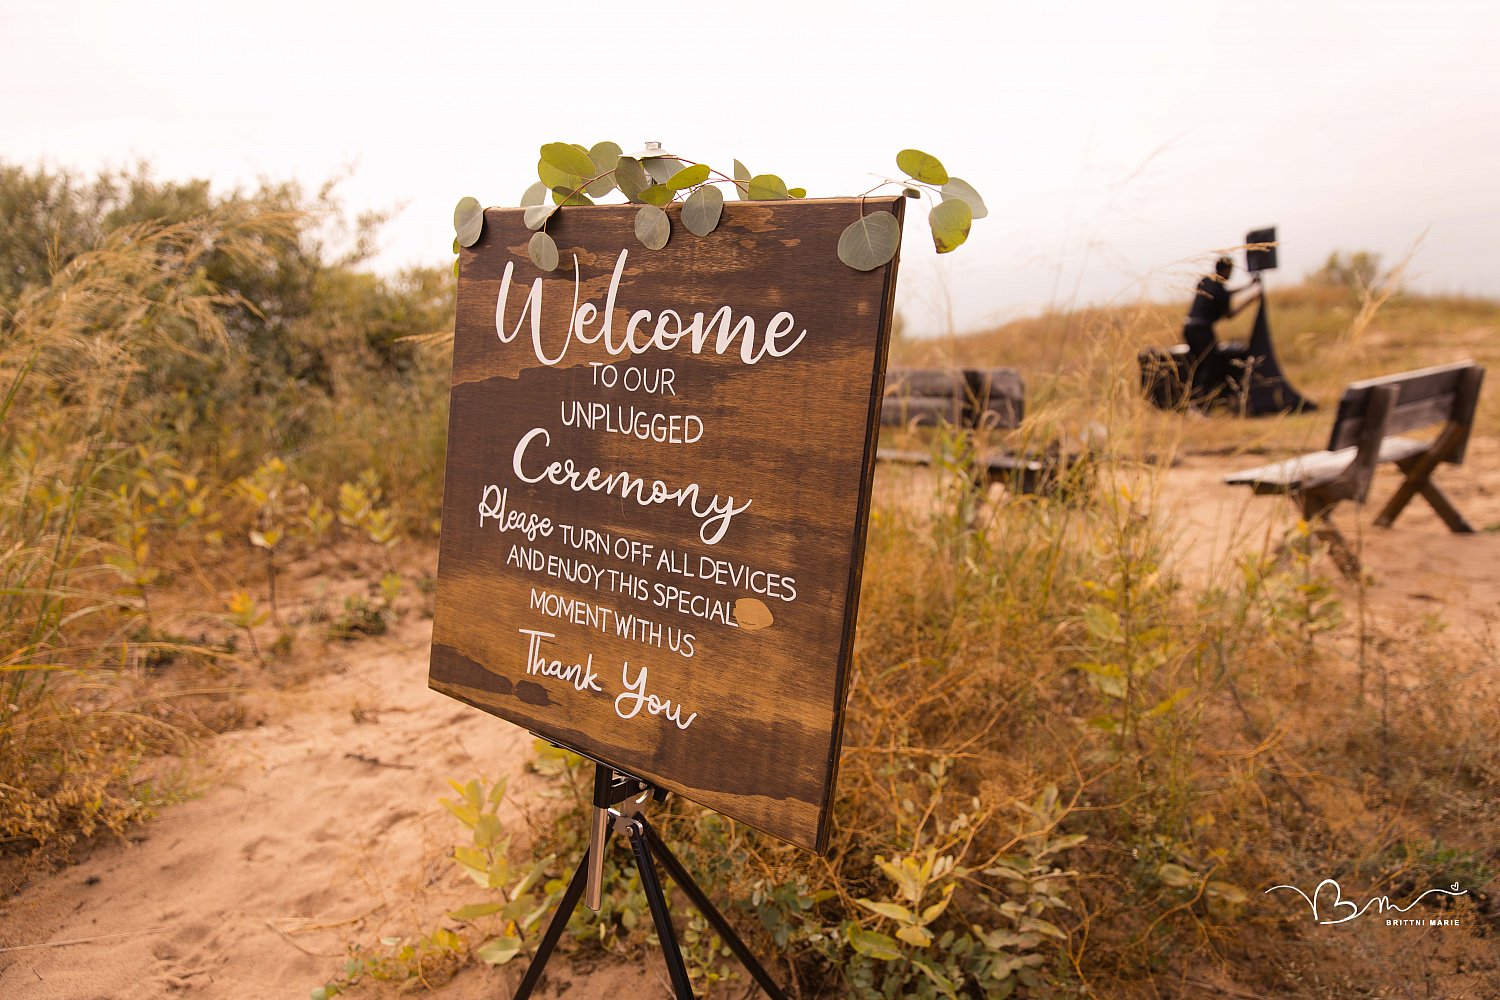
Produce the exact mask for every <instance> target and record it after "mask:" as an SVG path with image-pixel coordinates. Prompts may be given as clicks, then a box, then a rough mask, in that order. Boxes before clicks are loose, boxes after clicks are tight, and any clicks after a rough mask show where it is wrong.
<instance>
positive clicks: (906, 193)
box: [901, 188, 922, 200]
mask: <svg viewBox="0 0 1500 1000" xmlns="http://www.w3.org/2000/svg"><path fill="white" fill-rule="evenodd" d="M901 197H903V198H911V199H913V200H915V199H917V198H920V197H922V192H920V191H918V190H917V189H916V188H902V189H901Z"/></svg>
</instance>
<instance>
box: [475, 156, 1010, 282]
mask: <svg viewBox="0 0 1500 1000" xmlns="http://www.w3.org/2000/svg"><path fill="white" fill-rule="evenodd" d="M540 153H541V158H540V159H539V160H538V161H537V176H538V178H539V179H538V180H537V182H536V183H535V184H533V185H531V187H529V188H527V189H526V192H525V194H523V195H522V196H521V207H522V208H523V209H524V210H525V211H524V214H523V218H524V221H525V224H526V227H527V228H528V229H531V230H534V235H533V236H532V237H531V240H530V241H529V242H528V244H527V248H526V249H527V254H528V256H530V258H531V262H532V263H533V264H535V265H536V266H537V267H538V268H539V269H540V270H543V271H552V270H555V269H556V268H557V265H558V260H559V255H558V249H557V243H556V241H554V240H553V238H552V236H551V235H550V234H549V233H548V232H547V225H548V223H549V221H550V220H551V219H552V218H553V217H554V216H555V215H556V213H557V212H558V210H559V209H560V208H562V207H564V206H572V205H592V204H595V202H596V200H597V199H600V198H604V197H606V196H608V195H609V194H611V193H613V192H616V191H618V192H619V193H620V194H621V195H622V196H623V197H624V198H625V200H626V201H627V202H629V203H633V204H637V205H639V206H640V208H639V209H638V210H637V212H636V216H635V237H636V239H637V240H638V241H639V242H640V243H641V245H642V246H644V247H646V248H647V249H650V250H660V249H661V248H662V247H664V246H666V245H667V243H668V242H669V241H670V240H671V238H672V222H671V218H670V216H668V215H667V213H666V212H664V211H662V207H663V206H665V205H669V204H671V203H673V202H676V201H681V202H682V214H681V219H682V224H683V226H685V227H686V228H687V229H688V231H689V232H691V233H693V234H694V235H695V236H700V237H702V236H707V235H708V234H709V233H712V232H713V231H714V230H715V229H716V228H718V225H719V220H720V218H721V216H722V214H723V211H724V193H723V191H722V190H720V189H721V188H722V187H729V188H731V189H733V191H734V192H735V195H736V196H737V197H738V198H739V199H741V200H744V201H785V200H788V199H799V198H805V197H807V191H806V189H805V188H800V187H788V186H787V184H786V182H785V181H783V180H782V179H781V178H780V177H779V176H778V175H776V174H752V173H751V172H750V170H749V169H748V168H746V167H745V165H744V164H742V163H741V162H740V161H739V160H735V161H734V167H733V171H732V173H727V174H726V173H724V172H722V171H720V170H716V169H714V168H713V167H710V166H709V165H708V164H706V163H697V162H693V161H688V160H683V159H682V158H680V157H678V156H675V155H673V154H671V153H667V152H665V151H663V150H662V149H661V145H660V143H647V144H646V149H644V150H642V151H641V152H640V153H639V154H636V155H627V154H625V153H623V152H622V150H621V148H620V146H619V145H618V144H617V143H614V142H599V143H595V144H594V145H593V146H590V147H585V146H582V145H579V144H577V143H566V142H549V143H546V144H545V145H543V146H542V147H541V150H540ZM896 166H897V167H898V168H899V169H900V170H901V171H902V173H903V174H904V176H903V177H902V178H901V179H899V180H897V179H889V180H885V181H882V182H881V183H880V184H877V185H875V186H874V187H872V188H870V189H869V190H867V191H865V192H863V193H862V194H861V195H860V196H859V197H860V208H859V215H858V217H857V218H856V219H855V220H854V221H853V222H851V223H850V224H849V226H848V227H847V228H846V229H845V230H844V232H843V233H842V234H841V236H840V237H839V243H838V254H839V259H840V260H842V261H843V262H844V263H845V264H847V265H848V266H850V267H852V268H854V269H856V270H859V271H870V270H874V269H875V268H877V267H880V266H881V265H883V264H885V263H886V262H888V261H889V260H890V259H891V258H892V257H894V256H895V255H896V251H897V250H898V249H899V247H900V243H901V225H900V223H899V222H898V221H897V220H896V217H895V216H894V215H893V214H892V213H890V212H887V211H875V212H870V213H868V214H866V212H865V210H864V198H865V197H866V196H868V195H870V194H873V193H874V192H875V191H878V190H880V189H881V188H882V187H886V186H896V187H899V188H900V189H901V190H902V192H903V193H904V194H905V195H906V196H907V197H910V198H920V197H922V195H923V194H924V193H925V194H926V195H927V196H928V197H929V199H931V200H932V201H933V206H932V210H931V211H930V212H929V213H928V219H927V221H928V225H929V227H930V228H931V230H932V242H933V246H934V247H935V248H936V249H937V252H938V253H949V252H951V251H953V250H956V249H958V247H960V246H962V245H963V243H964V241H965V240H967V239H968V237H969V230H970V229H971V227H972V226H973V224H974V221H975V220H976V219H983V218H985V216H987V215H988V214H989V210H988V209H987V208H986V207H985V204H984V199H983V198H981V197H980V196H979V192H977V191H976V190H974V187H973V185H971V184H969V183H968V182H967V181H964V180H962V179H961V178H958V177H953V176H951V175H950V174H949V173H948V170H947V168H946V167H944V166H943V163H942V161H940V160H939V159H938V158H937V157H935V156H932V155H931V154H929V153H924V152H922V151H921V150H916V149H903V150H901V152H899V153H898V154H897V155H896ZM453 226H454V231H455V234H456V236H455V239H454V241H453V250H454V252H455V253H457V252H458V250H459V248H460V247H469V246H473V245H474V244H475V243H477V242H478V241H479V238H480V236H481V235H482V233H483V229H484V211H483V209H482V207H481V206H480V203H479V201H478V200H477V199H475V198H472V197H465V198H462V199H460V200H459V202H458V205H457V206H456V207H455V208H454V211H453ZM457 266H458V265H457V262H456V261H455V263H454V270H455V273H457Z"/></svg>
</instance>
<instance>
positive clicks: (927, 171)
mask: <svg viewBox="0 0 1500 1000" xmlns="http://www.w3.org/2000/svg"><path fill="white" fill-rule="evenodd" d="M896 166H898V167H900V168H901V169H902V170H904V171H906V176H908V177H914V178H916V179H917V180H919V181H921V182H922V183H923V184H947V183H948V171H947V170H944V169H943V163H942V161H941V160H939V159H938V158H937V157H936V156H933V155H932V154H931V153H924V152H922V151H921V150H920V149H903V150H902V151H901V152H899V153H897V154H896Z"/></svg>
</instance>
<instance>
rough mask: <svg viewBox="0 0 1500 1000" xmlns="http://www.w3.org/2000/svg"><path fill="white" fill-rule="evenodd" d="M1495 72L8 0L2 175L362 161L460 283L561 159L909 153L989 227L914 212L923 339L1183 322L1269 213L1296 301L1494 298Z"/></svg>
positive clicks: (1357, 59)
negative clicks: (1040, 312) (542, 161)
mask: <svg viewBox="0 0 1500 1000" xmlns="http://www.w3.org/2000/svg"><path fill="white" fill-rule="evenodd" d="M1497 50H1500V4H1495V3H1493V2H1462V0H1434V2H1427V3H1415V2H1412V0H1402V2H1386V0H1361V2H1342V0H1340V2H1327V0H1297V2H1285V0H1259V2H1258V0H1251V2H1247V3H1243V4H1233V3H1202V2H1198V3H1182V2H1165V0H1142V2H1140V3H1136V4H1127V3H1123V2H1096V0H1070V2H1067V3H1057V4H1040V3H1035V2H1031V3H1026V4H1021V3H1011V2H1003V3H999V2H997V3H953V2H946V3H945V2H932V3H928V4H925V5H919V4H915V3H913V4H903V5H897V4H893V3H889V2H886V0H870V2H864V3H858V4H827V3H817V2H815V0H803V2H799V3H784V2H779V0H761V2H758V3H734V4H717V3H713V2H711V0H710V2H704V3H700V4H697V5H693V4H665V5H663V4H638V3H623V2H620V0H613V2H608V3H598V2H594V0H572V2H560V3H555V4H540V3H516V2H506V0H494V2H491V3H487V4H476V3H454V2H428V3H421V4H418V3H405V4H395V3H386V2H372V0H364V2H360V3H326V2H322V3H320V2H317V0H297V2H283V0H255V2H238V0H236V2H229V0H219V2H203V0H198V2H192V3H189V2H178V0H172V2H149V0H137V2H134V3H125V2H106V0H72V2H60V0H42V2H30V0H0V158H4V159H7V160H9V161H11V162H13V163H22V164H28V165H35V164H39V163H45V164H47V165H49V166H53V167H58V166H67V167H75V168H81V169H85V170H93V169H96V168H98V167H101V166H126V165H129V164H131V163H132V162H133V161H135V160H136V159H146V160H148V161H150V162H151V163H152V164H154V166H155V168H156V173H157V175H158V176H160V177H170V178H188V177H195V176H201V177H208V178H211V179H212V180H213V181H214V182H215V183H216V184H218V185H219V186H221V187H225V188H228V187H233V186H234V185H236V184H240V183H248V182H253V181H254V180H255V179H256V178H257V177H259V176H267V177H271V178H276V179H282V178H288V177H296V178H299V179H301V180H303V181H305V182H307V183H308V184H309V185H310V186H314V187H315V186H316V185H317V184H318V183H319V182H321V181H322V180H324V179H326V178H328V177H330V176H333V175H336V174H338V173H340V172H341V171H343V170H344V169H345V168H348V167H352V168H353V176H352V177H351V178H350V179H349V180H347V181H346V182H345V183H344V184H343V185H342V186H341V188H340V190H341V191H342V193H343V197H344V201H345V203H346V205H347V207H348V208H350V209H351V210H356V211H357V210H360V209H364V208H375V207H390V206H395V205H402V206H404V210H403V211H402V213H401V215H400V216H399V217H398V218H397V219H396V220H395V221H394V222H392V223H391V224H390V225H388V227H387V228H386V229H385V230H384V238H383V242H382V246H383V247H384V250H383V252H382V254H381V256H380V257H379V258H378V259H377V261H376V266H377V267H378V268H380V269H391V268H395V267H399V266H401V265H404V264H408V263H438V264H443V263H446V262H447V261H448V260H449V253H448V250H449V243H450V242H451V239H452V206H453V203H454V202H455V201H456V200H457V199H458V198H459V197H460V196H462V195H466V194H472V195H474V196H476V197H478V198H479V199H480V201H482V202H484V203H485V204H488V205H504V204H515V203H516V202H517V200H518V199H519V196H520V193H521V191H522V190H524V188H525V187H526V186H527V184H528V183H530V182H531V181H532V180H534V179H535V173H534V170H535V162H536V157H537V147H538V146H539V145H540V144H541V143H543V142H548V141H552V140H566V141H570V142H580V143H583V144H585V145H590V144H592V143H594V142H597V141H599V140H601V139H613V140H614V141H616V142H618V143H620V144H621V145H622V146H624V147H625V148H626V149H627V150H629V149H631V148H634V147H637V146H639V145H640V144H641V143H642V142H643V141H645V140H647V139H657V140H660V141H662V143H663V144H664V145H665V147H666V148H668V149H670V150H672V151H674V152H677V153H679V154H681V155H683V156H685V157H686V158H689V159H697V160H703V161H706V162H708V163H711V164H713V165H715V166H723V167H725V168H727V167H728V165H729V163H730V160H731V159H732V158H734V157H738V158H739V159H741V160H743V161H744V162H745V163H746V164H747V165H749V167H750V168H751V169H752V170H753V171H756V172H761V171H769V172H775V173H779V174H781V176H782V177H784V178H785V179H786V180H787V182H788V183H789V184H791V185H794V186H796V185H803V186H805V187H807V188H808V190H809V192H810V193H811V194H812V195H813V196H818V195H823V196H833V195H844V194H853V193H856V192H858V191H859V190H862V189H863V188H865V187H868V186H869V184H870V183H871V181H870V180H869V175H871V174H883V173H886V172H891V173H894V172H895V165H894V154H895V152H896V151H897V150H898V149H901V148H903V147H906V146H915V147H917V148H920V149H925V150H927V151H928V152H931V153H933V154H935V155H936V156H938V157H940V158H941V159H942V160H943V161H944V163H945V164H946V165H947V166H948V168H949V170H950V172H952V173H954V174H956V175H958V176H961V177H963V178H964V179H966V180H968V181H969V182H970V183H972V184H973V185H974V186H975V187H977V188H978V189H979V191H980V192H981V193H982V194H983V195H984V197H985V199H986V201H987V202H988V204H989V208H990V217H989V218H988V219H986V220H984V221H982V222H980V223H978V224H976V226H975V230H974V233H973V235H972V236H971V237H970V239H969V243H968V244H967V245H966V246H964V247H963V248H961V249H960V250H959V251H958V252H957V253H955V254H952V255H949V256H947V257H943V258H938V257H936V256H935V255H934V254H933V251H932V249H931V245H930V243H929V242H928V239H927V234H926V226H925V224H924V223H923V218H924V217H923V214H922V213H921V211H918V212H916V213H915V214H914V215H912V216H910V217H909V220H908V226H907V232H908V239H907V243H906V246H905V248H904V250H903V254H902V281H901V285H902V287H901V296H900V307H901V309H902V311H903V313H904V314H905V316H906V319H907V322H908V324H909V327H910V328H911V329H912V330H913V331H914V332H939V331H943V330H946V329H949V328H950V324H951V325H952V326H953V327H956V328H957V329H960V330H963V329H970V328H974V327H977V326H981V325H984V324H987V323H991V322H994V321H997V320H1001V319H1006V318H1009V317H1012V316H1015V315H1018V314H1021V313H1024V312H1028V311H1032V310H1035V309H1038V308H1045V307H1047V306H1049V305H1055V306H1058V307H1068V306H1072V305H1080V304H1085V303H1095V302H1103V301H1109V300H1119V299H1134V298H1137V297H1139V296H1140V295H1141V294H1142V292H1143V291H1148V292H1155V293H1165V294H1168V295H1177V296H1179V297H1181V298H1182V299H1183V300H1184V304H1185V302H1186V298H1187V296H1188V293H1189V290H1190V287H1191V282H1192V276H1193V274H1194V273H1195V272H1196V271H1197V270H1198V269H1199V267H1200V266H1201V265H1202V264H1203V263H1204V260H1205V257H1206V255H1207V254H1209V253H1211V252H1212V251H1213V250H1214V249H1215V248H1218V247H1224V246H1230V245H1233V244H1236V243H1238V242H1239V241H1240V240H1241V239H1242V238H1243V235H1244V233H1245V231H1246V230H1248V229H1251V228H1258V227H1260V226H1264V225H1271V224H1275V225H1278V226H1279V230H1280V236H1281V239H1282V242H1283V246H1282V249H1281V261H1282V272H1281V275H1280V276H1279V277H1280V280H1283V281H1289V280H1292V279H1295V278H1297V277H1300V276H1301V275H1302V274H1303V273H1305V272H1306V271H1307V270H1309V269H1311V268H1313V267H1315V266H1317V265H1318V264H1319V263H1321V261H1322V260H1323V258H1324V257H1326V255H1327V254H1328V252H1329V251H1330V250H1331V249H1334V248H1342V249H1347V250H1357V249H1368V250H1375V251H1378V252H1380V253H1382V254H1383V255H1384V256H1385V259H1386V260H1387V262H1394V261H1395V260H1397V259H1399V258H1402V257H1404V256H1406V255H1407V253H1408V252H1410V251H1411V250H1412V248H1413V247H1414V246H1415V245H1416V244H1417V243H1418V241H1419V240H1420V241H1421V245H1420V247H1419V248H1417V250H1416V254H1415V257H1414V259H1413V262H1412V265H1411V273H1412V274H1414V275H1415V282H1414V283H1415V284H1416V285H1417V286H1418V287H1424V288H1427V289H1432V290H1442V291H1467V292H1473V293H1479V294H1487V295H1495V294H1500V287H1497V282H1496V279H1495V275H1496V267H1495V263H1494V256H1495V250H1494V249H1493V247H1492V244H1493V242H1494V234H1495V233H1497V231H1500V68H1497V62H1496V51H1497ZM1424 234H1425V238H1424ZM1273 294H1274V293H1273Z"/></svg>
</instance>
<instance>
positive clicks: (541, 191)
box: [521, 181, 547, 208]
mask: <svg viewBox="0 0 1500 1000" xmlns="http://www.w3.org/2000/svg"><path fill="white" fill-rule="evenodd" d="M546 200H547V185H546V184H543V183H542V182H541V181H537V182H536V183H535V184H533V185H531V187H529V188H527V189H526V193H525V194H523V195H521V207H522V208H530V207H531V206H532V205H540V204H541V203H542V202H544V201H546Z"/></svg>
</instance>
